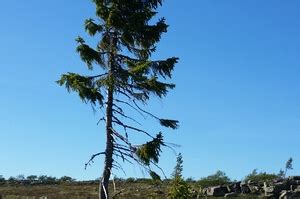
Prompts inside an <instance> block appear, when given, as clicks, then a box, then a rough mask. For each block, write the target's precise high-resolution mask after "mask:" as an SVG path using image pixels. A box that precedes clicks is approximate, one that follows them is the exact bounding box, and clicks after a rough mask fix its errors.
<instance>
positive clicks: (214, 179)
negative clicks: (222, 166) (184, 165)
mask: <svg viewBox="0 0 300 199" xmlns="http://www.w3.org/2000/svg"><path fill="white" fill-rule="evenodd" d="M230 182H231V180H230V178H229V177H228V176H227V175H226V174H225V172H223V171H217V172H216V173H215V174H213V175H209V176H207V177H204V178H201V179H200V180H199V181H198V182H197V184H198V185H199V186H201V187H210V186H217V185H226V184H229V183H230Z"/></svg>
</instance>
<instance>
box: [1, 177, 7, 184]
mask: <svg viewBox="0 0 300 199" xmlns="http://www.w3.org/2000/svg"><path fill="white" fill-rule="evenodd" d="M5 182H6V180H5V178H4V177H3V175H0V185H2V184H5Z"/></svg>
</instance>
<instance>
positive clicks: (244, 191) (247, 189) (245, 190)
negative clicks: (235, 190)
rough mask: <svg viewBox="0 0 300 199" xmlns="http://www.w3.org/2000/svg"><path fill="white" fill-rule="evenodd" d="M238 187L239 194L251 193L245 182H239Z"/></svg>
mask: <svg viewBox="0 0 300 199" xmlns="http://www.w3.org/2000/svg"><path fill="white" fill-rule="evenodd" d="M240 186H241V193H243V194H248V193H250V192H251V191H250V189H249V186H248V184H247V183H246V182H245V181H243V182H241V184H240Z"/></svg>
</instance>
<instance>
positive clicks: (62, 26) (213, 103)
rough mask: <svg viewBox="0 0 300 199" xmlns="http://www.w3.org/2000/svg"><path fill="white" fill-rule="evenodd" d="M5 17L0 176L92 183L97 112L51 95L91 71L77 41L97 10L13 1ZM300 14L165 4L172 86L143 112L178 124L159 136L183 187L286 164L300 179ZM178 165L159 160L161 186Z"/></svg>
mask: <svg viewBox="0 0 300 199" xmlns="http://www.w3.org/2000/svg"><path fill="white" fill-rule="evenodd" d="M0 8H1V12H0V24H1V29H0V40H1V48H0V69H1V74H2V75H1V78H0V90H1V97H0V141H1V144H0V175H1V174H2V175H4V176H5V177H9V176H16V175H18V174H24V175H30V174H36V175H41V174H46V175H53V176H56V177H60V176H62V175H69V176H72V177H74V178H77V179H95V178H97V177H99V176H100V174H101V173H102V159H101V158H100V159H98V160H96V162H95V164H94V165H93V166H92V167H89V168H88V170H86V171H85V170H84V163H85V162H86V160H88V158H89V157H90V155H91V154H93V153H96V152H99V151H102V150H103V148H104V142H105V141H104V136H103V133H104V130H103V125H100V126H97V125H96V123H97V120H98V118H99V116H100V113H99V114H94V113H93V111H92V108H91V107H90V106H89V105H85V104H83V103H81V101H80V99H79V98H78V97H77V96H76V95H74V94H68V93H67V92H66V90H65V89H64V88H62V87H59V86H58V85H56V84H55V81H56V80H57V79H59V76H60V74H62V73H65V72H68V71H73V72H85V71H86V70H85V66H84V64H83V63H82V62H81V61H80V59H79V56H78V55H77V53H76V52H75V47H76V43H75V41H74V39H75V38H76V37H77V36H78V35H81V36H82V37H84V38H88V37H87V35H86V34H85V33H84V31H83V22H84V20H85V19H86V18H88V17H93V16H94V7H93V4H92V3H91V1H89V0H77V1H74V0H64V1H61V0H52V1H40V0H27V1H19V0H9V1H1V2H0ZM299 8H300V2H299V1H297V0H290V1H281V0H265V1H261V0H243V1H242V0H240V1H236V0H227V1H215V0H203V1H197V0H189V1H184V3H182V1H179V0H167V1H165V4H164V7H163V8H161V9H160V16H165V17H166V18H167V21H168V23H169V24H170V27H169V32H168V33H167V34H166V35H164V37H163V39H162V41H161V43H160V45H159V48H158V51H157V53H156V54H155V57H156V58H165V57H169V56H178V57H180V63H179V64H178V65H177V66H176V70H175V73H174V78H173V82H174V83H176V84H177V87H176V89H175V90H174V91H172V92H170V94H169V95H168V97H167V98H165V99H163V100H157V99H154V100H153V101H151V103H150V107H149V109H150V110H151V111H152V112H154V113H155V112H156V113H158V114H159V115H160V116H165V117H173V118H176V119H178V120H180V125H181V127H180V129H179V130H177V131H175V132H173V131H170V130H165V129H163V130H164V132H165V137H166V139H167V140H168V141H169V142H173V143H177V144H179V145H181V147H180V148H176V150H177V152H182V153H183V158H184V176H185V177H189V176H193V177H194V178H195V179H199V178H200V177H202V176H207V175H209V174H212V173H214V172H215V171H216V170H218V169H219V170H223V171H225V172H226V173H227V174H228V175H229V176H230V177H232V178H234V179H241V178H242V177H244V176H245V175H247V174H248V173H250V172H251V171H252V170H253V169H255V168H258V169H259V170H261V171H267V172H274V173H277V172H278V171H279V169H280V168H283V167H284V164H285V162H286V160H287V159H288V158H289V157H293V159H294V170H293V171H291V172H290V174H300V153H299V140H300V106H299V105H300V101H299V99H300V78H299V76H300V61H299V53H300V39H299V38H300V37H299V35H300V21H299V18H300V12H299ZM88 41H91V42H93V41H95V40H92V39H91V40H89V39H88ZM154 126H155V125H154ZM154 126H153V121H152V120H151V119H150V120H147V121H146V122H145V128H146V129H149V130H150V129H151V130H152V129H153V130H158V129H159V128H158V127H157V126H155V127H154ZM175 160H176V156H175V155H174V153H173V152H172V151H170V150H168V149H166V150H165V152H164V154H163V155H162V157H161V162H160V163H161V164H160V165H161V166H162V167H163V168H164V169H165V171H166V173H167V175H169V174H170V173H171V172H172V170H173V167H174V165H175ZM125 170H126V172H127V176H124V175H122V172H119V171H116V172H115V174H116V175H118V176H120V177H129V176H137V177H141V176H143V174H142V172H141V169H140V168H139V167H138V166H135V167H131V166H129V165H127V166H125Z"/></svg>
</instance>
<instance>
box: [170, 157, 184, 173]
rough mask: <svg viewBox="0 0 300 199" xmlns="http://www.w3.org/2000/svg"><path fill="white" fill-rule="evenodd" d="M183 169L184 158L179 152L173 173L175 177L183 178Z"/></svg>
mask: <svg viewBox="0 0 300 199" xmlns="http://www.w3.org/2000/svg"><path fill="white" fill-rule="evenodd" d="M182 171H183V159H182V155H181V153H179V154H178V156H177V160H176V166H175V168H174V171H173V173H172V177H173V178H182Z"/></svg>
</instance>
